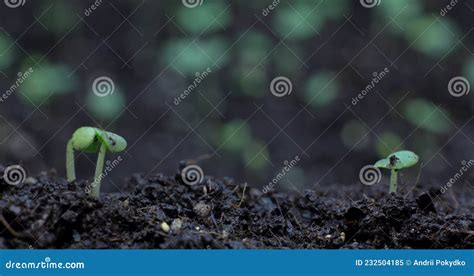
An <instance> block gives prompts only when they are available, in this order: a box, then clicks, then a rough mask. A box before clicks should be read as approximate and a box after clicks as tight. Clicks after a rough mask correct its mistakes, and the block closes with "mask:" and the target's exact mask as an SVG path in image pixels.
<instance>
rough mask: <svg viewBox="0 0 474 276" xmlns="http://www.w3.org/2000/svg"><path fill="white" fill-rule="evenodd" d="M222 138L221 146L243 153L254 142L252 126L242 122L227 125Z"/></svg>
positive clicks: (222, 131)
mask: <svg viewBox="0 0 474 276" xmlns="http://www.w3.org/2000/svg"><path fill="white" fill-rule="evenodd" d="M220 136H221V139H220V146H222V148H224V149H226V150H229V151H232V152H239V151H242V150H243V149H244V148H245V147H246V146H247V145H248V144H249V143H250V142H251V141H252V131H251V129H250V126H249V125H248V124H247V123H245V122H244V121H242V120H234V121H231V122H229V123H226V124H225V125H224V126H223V127H222V129H221V135H220Z"/></svg>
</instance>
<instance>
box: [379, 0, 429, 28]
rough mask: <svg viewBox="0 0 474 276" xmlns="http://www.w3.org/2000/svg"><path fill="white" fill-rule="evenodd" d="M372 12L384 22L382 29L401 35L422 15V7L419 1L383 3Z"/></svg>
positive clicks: (406, 0)
mask: <svg viewBox="0 0 474 276" xmlns="http://www.w3.org/2000/svg"><path fill="white" fill-rule="evenodd" d="M374 10H375V12H376V13H377V16H378V17H379V18H380V19H381V21H384V27H385V26H386V28H387V29H388V30H390V31H391V32H394V33H403V32H405V31H407V30H408V29H409V28H411V25H412V21H413V20H415V19H417V18H418V17H420V16H421V15H422V12H423V6H422V3H421V2H420V1H413V0H396V1H383V2H382V3H381V4H380V5H379V6H377V8H376V9H374ZM392 20H393V22H392Z"/></svg>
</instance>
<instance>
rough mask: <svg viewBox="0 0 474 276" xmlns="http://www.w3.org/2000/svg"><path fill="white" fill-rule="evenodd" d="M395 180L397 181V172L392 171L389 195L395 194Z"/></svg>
mask: <svg viewBox="0 0 474 276" xmlns="http://www.w3.org/2000/svg"><path fill="white" fill-rule="evenodd" d="M397 179H398V170H392V174H391V175H390V191H389V193H396V192H397Z"/></svg>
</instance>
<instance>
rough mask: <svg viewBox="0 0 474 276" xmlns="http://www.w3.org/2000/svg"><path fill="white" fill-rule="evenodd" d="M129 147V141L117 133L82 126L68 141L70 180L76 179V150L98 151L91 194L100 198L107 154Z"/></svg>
mask: <svg viewBox="0 0 474 276" xmlns="http://www.w3.org/2000/svg"><path fill="white" fill-rule="evenodd" d="M126 147H127V141H125V139H124V138H123V137H121V136H119V135H117V134H115V133H112V132H107V131H104V130H101V129H98V128H95V127H80V128H78V129H77V130H76V131H75V132H74V134H73V135H72V138H71V139H70V140H69V142H68V143H67V149H66V170H67V180H68V181H69V182H72V181H75V180H76V171H75V167H74V150H76V151H82V152H91V153H93V152H97V150H98V151H99V155H98V157H97V164H96V168H95V175H94V183H93V185H92V191H91V195H92V196H93V197H95V198H99V193H100V182H101V178H102V177H101V174H102V170H103V168H104V161H105V154H106V152H107V151H110V152H114V153H115V152H121V151H123V150H125V148H126Z"/></svg>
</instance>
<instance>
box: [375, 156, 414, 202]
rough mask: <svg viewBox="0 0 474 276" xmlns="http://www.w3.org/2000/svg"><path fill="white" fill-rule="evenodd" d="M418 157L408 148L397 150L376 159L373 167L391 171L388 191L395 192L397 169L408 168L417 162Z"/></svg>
mask: <svg viewBox="0 0 474 276" xmlns="http://www.w3.org/2000/svg"><path fill="white" fill-rule="evenodd" d="M418 160H419V157H418V155H416V154H415V153H414V152H412V151H409V150H402V151H397V152H395V153H392V154H390V155H389V156H388V157H387V158H385V159H382V160H379V161H377V163H375V165H374V167H376V168H384V169H389V170H391V171H392V174H391V175H390V190H389V192H390V193H396V192H397V179H398V171H399V170H401V169H405V168H409V167H411V166H414V165H415V164H416V163H418Z"/></svg>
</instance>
